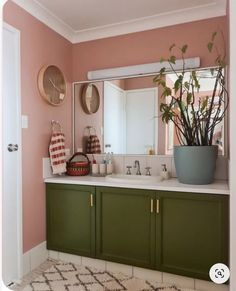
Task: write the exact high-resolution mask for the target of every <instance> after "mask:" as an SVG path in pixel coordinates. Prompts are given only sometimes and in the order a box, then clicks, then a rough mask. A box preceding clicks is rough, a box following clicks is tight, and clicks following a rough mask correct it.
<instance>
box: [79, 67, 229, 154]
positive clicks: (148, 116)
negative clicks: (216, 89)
mask: <svg viewBox="0 0 236 291" xmlns="http://www.w3.org/2000/svg"><path fill="white" fill-rule="evenodd" d="M198 74H200V75H201V78H200V83H201V88H200V91H199V93H197V96H198V97H197V98H201V96H206V95H207V92H209V91H210V90H212V82H213V80H212V78H211V73H210V69H206V70H203V69H201V70H199V71H198ZM153 78H154V76H141V77H140V76H139V77H133V78H126V79H120V80H106V81H97V82H91V83H92V84H94V85H95V86H96V88H97V90H98V93H99V96H100V106H99V108H98V110H97V111H96V112H95V113H94V114H89V115H88V114H86V113H85V112H84V110H83V109H82V96H83V86H84V85H85V83H75V84H74V149H75V151H78V150H79V151H81V150H83V152H86V141H87V139H88V135H89V131H88V130H86V128H87V127H88V126H89V127H92V128H93V129H94V131H93V132H94V134H95V135H96V136H97V137H98V139H99V141H100V145H101V149H102V152H113V153H115V154H158V155H166V154H167V155H171V154H172V153H173V146H174V145H178V144H179V142H178V138H177V136H176V133H175V127H174V125H173V123H171V122H169V123H168V125H166V124H165V123H163V122H162V121H161V119H160V118H158V117H159V116H160V111H159V104H160V103H161V102H163V99H162V100H160V98H161V97H160V96H161V94H162V91H161V90H162V89H161V88H157V85H156V84H155V83H154V82H153ZM165 80H166V82H167V83H169V84H170V87H171V84H173V83H174V82H175V75H174V74H166V75H165ZM197 98H196V101H195V106H197V104H198V103H197V100H198V99H197ZM164 102H169V100H168V97H167V98H166V100H164ZM224 139H225V125H224V122H223V121H222V122H221V123H220V124H218V126H217V128H216V132H215V134H214V144H218V145H219V149H220V153H222V154H224V152H225V145H224V144H225V143H224Z"/></svg>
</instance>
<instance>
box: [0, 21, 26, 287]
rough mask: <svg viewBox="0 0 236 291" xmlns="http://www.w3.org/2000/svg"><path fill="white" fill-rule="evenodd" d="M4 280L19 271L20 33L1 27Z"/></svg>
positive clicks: (10, 279)
mask: <svg viewBox="0 0 236 291" xmlns="http://www.w3.org/2000/svg"><path fill="white" fill-rule="evenodd" d="M2 72H3V80H2V81H3V225H2V227H3V249H2V251H3V258H2V259H3V266H2V270H3V280H4V283H5V284H6V285H9V284H11V283H12V282H16V281H17V280H18V279H19V278H20V277H21V270H22V210H21V209H22V199H21V191H22V190H21V188H22V185H21V183H22V182H21V100H20V33H19V31H17V30H16V29H14V28H13V27H11V26H9V25H7V24H4V26H3V68H2Z"/></svg>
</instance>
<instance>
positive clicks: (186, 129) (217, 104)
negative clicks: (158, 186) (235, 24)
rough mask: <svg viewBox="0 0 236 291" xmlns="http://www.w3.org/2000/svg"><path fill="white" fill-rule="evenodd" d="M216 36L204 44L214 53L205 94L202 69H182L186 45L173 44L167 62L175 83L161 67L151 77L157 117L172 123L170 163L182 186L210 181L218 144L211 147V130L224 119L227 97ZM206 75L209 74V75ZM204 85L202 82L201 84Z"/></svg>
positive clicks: (212, 175)
mask: <svg viewBox="0 0 236 291" xmlns="http://www.w3.org/2000/svg"><path fill="white" fill-rule="evenodd" d="M216 36H217V33H216V32H214V33H213V34H212V37H211V41H210V42H209V43H208V44H207V49H208V51H209V53H216V58H215V65H216V66H215V67H214V68H211V69H208V75H209V76H207V77H208V78H209V80H210V81H209V84H211V86H212V89H211V91H210V92H207V94H205V95H203V94H201V95H200V94H199V91H200V88H201V83H202V80H204V79H205V78H206V76H203V75H204V74H203V72H206V71H204V70H192V71H189V70H186V68H185V54H186V52H187V49H188V46H187V45H184V46H182V47H180V48H179V47H176V46H175V44H173V45H172V46H171V47H170V49H169V51H170V54H171V55H170V57H169V58H168V59H167V60H164V59H162V60H161V61H167V62H168V63H169V65H170V68H171V71H168V73H173V74H174V75H175V80H174V81H173V83H172V85H171V86H170V85H169V84H167V82H166V79H165V74H166V71H167V70H166V68H165V67H163V68H162V69H161V70H160V72H159V74H158V75H157V76H156V77H155V78H154V82H156V83H157V85H158V86H160V87H161V89H162V94H161V97H162V98H164V100H163V102H161V104H160V111H161V118H162V121H163V122H165V123H167V124H168V123H169V122H173V123H174V127H175V132H176V137H177V139H178V142H179V145H177V146H174V161H175V167H176V173H177V177H178V179H179V181H180V182H181V183H185V184H209V183H212V182H213V180H214V172H215V165H216V158H217V154H218V145H214V144H213V138H214V134H215V129H216V127H217V125H219V123H221V122H222V121H223V119H224V117H225V114H226V110H227V107H228V102H229V97H228V91H227V88H226V82H225V81H226V80H225V74H224V68H225V66H226V54H225V52H224V53H223V54H220V52H219V50H218V47H217V45H216V42H215V39H216ZM174 49H178V50H179V51H180V53H181V55H182V63H183V66H182V69H181V70H180V71H176V70H175V68H174V64H175V62H176V56H175V55H174V54H173V50H174ZM209 73H210V74H209ZM204 82H206V80H205V81H204Z"/></svg>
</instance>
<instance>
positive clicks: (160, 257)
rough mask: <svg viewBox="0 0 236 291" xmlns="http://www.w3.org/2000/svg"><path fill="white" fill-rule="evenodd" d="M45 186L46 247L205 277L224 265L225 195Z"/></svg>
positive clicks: (226, 262) (226, 248)
mask: <svg viewBox="0 0 236 291" xmlns="http://www.w3.org/2000/svg"><path fill="white" fill-rule="evenodd" d="M46 187H47V194H46V195H47V201H46V202H47V247H48V249H50V250H56V251H61V252H67V253H72V254H77V255H81V256H86V257H95V258H98V259H104V260H107V261H114V262H118V263H123V264H129V265H134V266H139V267H144V268H149V269H156V270H159V271H162V272H167V273H173V274H178V275H183V276H189V277H192V278H199V279H206V280H209V275H208V273H209V269H210V267H211V266H212V265H213V264H215V263H225V264H227V265H228V236H229V232H228V231H229V230H228V225H229V218H228V215H229V214H228V203H229V199H228V198H229V197H228V196H227V195H214V194H197V193H183V192H182V193H179V192H174V191H173V192H164V191H154V190H140V189H126V188H115V187H91V186H82V185H64V184H47V186H46ZM95 196H96V199H95Z"/></svg>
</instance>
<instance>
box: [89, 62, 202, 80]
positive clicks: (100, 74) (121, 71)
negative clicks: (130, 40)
mask: <svg viewBox="0 0 236 291" xmlns="http://www.w3.org/2000/svg"><path fill="white" fill-rule="evenodd" d="M184 63H185V69H194V68H199V67H200V58H199V57H196V58H189V59H185V60H184ZM163 67H165V68H166V72H168V71H171V70H172V68H171V66H170V64H169V62H158V63H149V64H142V65H135V66H127V67H117V68H110V69H104V70H96V71H90V72H88V80H101V79H110V78H122V77H129V76H136V75H147V74H155V73H158V72H159V71H160V70H161V68H163ZM173 68H174V69H175V70H177V71H178V70H181V69H182V68H183V60H176V62H175V64H173Z"/></svg>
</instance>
